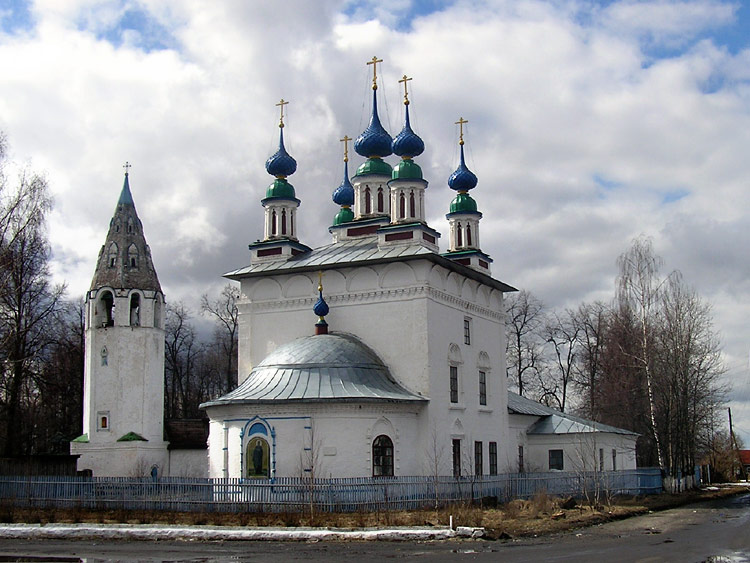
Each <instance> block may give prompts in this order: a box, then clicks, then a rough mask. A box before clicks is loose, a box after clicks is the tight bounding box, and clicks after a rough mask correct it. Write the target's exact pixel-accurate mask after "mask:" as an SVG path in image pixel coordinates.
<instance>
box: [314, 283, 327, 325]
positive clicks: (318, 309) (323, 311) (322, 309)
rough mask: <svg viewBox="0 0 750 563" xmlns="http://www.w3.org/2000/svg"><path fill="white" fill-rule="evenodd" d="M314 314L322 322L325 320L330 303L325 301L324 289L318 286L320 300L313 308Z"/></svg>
mask: <svg viewBox="0 0 750 563" xmlns="http://www.w3.org/2000/svg"><path fill="white" fill-rule="evenodd" d="M313 313H315V314H316V315H317V316H318V317H319V318H320V320H321V321H322V320H323V317H325V316H326V315H327V314H328V303H326V300H325V299H323V289H322V288H321V287H320V286H318V300H317V301H316V302H315V305H314V306H313Z"/></svg>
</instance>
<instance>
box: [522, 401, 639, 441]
mask: <svg viewBox="0 0 750 563" xmlns="http://www.w3.org/2000/svg"><path fill="white" fill-rule="evenodd" d="M508 411H509V412H511V413H514V414H528V415H532V416H540V417H542V418H540V419H539V420H537V421H536V422H535V423H534V424H532V425H531V426H530V427H529V428H528V430H526V433H527V434H582V433H587V432H611V433H612V434H626V435H630V436H638V433H637V432H631V431H630V430H625V429H623V428H617V427H615V426H609V425H608V424H602V423H601V422H594V421H593V420H587V419H585V418H581V417H578V416H575V415H572V414H568V413H564V412H560V411H558V410H555V409H553V408H551V407H547V406H545V405H542V404H541V403H537V402H536V401H532V400H531V399H527V398H526V397H521V396H520V395H518V394H517V393H513V392H511V391H508Z"/></svg>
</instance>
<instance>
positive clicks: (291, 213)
mask: <svg viewBox="0 0 750 563" xmlns="http://www.w3.org/2000/svg"><path fill="white" fill-rule="evenodd" d="M289 234H290V235H291V236H292V237H293V236H294V209H290V210H289Z"/></svg>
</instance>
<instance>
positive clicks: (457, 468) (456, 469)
mask: <svg viewBox="0 0 750 563" xmlns="http://www.w3.org/2000/svg"><path fill="white" fill-rule="evenodd" d="M453 476H454V477H460V476H461V440H457V439H454V440H453Z"/></svg>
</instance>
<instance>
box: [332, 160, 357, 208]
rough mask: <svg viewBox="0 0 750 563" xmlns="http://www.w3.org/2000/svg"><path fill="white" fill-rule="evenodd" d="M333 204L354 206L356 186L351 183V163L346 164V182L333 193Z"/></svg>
mask: <svg viewBox="0 0 750 563" xmlns="http://www.w3.org/2000/svg"><path fill="white" fill-rule="evenodd" d="M333 203H335V204H336V205H343V206H347V207H348V206H350V205H354V186H352V183H351V182H350V181H349V163H348V162H344V180H343V181H342V182H341V185H340V186H339V187H338V188H336V189H335V190H334V192H333Z"/></svg>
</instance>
